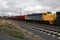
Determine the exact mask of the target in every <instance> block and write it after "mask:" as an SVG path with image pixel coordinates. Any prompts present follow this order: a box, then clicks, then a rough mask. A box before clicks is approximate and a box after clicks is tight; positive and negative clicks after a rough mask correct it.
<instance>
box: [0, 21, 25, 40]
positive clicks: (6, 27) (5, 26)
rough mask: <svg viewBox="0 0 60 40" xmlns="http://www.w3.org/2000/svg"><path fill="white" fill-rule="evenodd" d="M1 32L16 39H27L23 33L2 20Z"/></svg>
mask: <svg viewBox="0 0 60 40" xmlns="http://www.w3.org/2000/svg"><path fill="white" fill-rule="evenodd" d="M0 30H2V32H6V33H8V34H9V35H11V36H13V37H16V38H20V39H24V37H25V36H24V34H23V33H22V32H21V31H19V29H17V28H16V27H15V26H13V25H11V24H9V23H7V22H5V21H4V20H0Z"/></svg>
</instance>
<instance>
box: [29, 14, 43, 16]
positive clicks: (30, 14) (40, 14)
mask: <svg viewBox="0 0 60 40" xmlns="http://www.w3.org/2000/svg"><path fill="white" fill-rule="evenodd" d="M41 14H42V13H38V14H37V13H36V14H28V16H33V15H41Z"/></svg>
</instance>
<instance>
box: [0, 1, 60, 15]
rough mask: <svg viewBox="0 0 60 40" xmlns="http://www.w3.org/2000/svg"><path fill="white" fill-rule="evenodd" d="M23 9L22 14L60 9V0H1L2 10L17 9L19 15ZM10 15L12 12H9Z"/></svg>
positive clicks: (0, 7) (0, 8)
mask: <svg viewBox="0 0 60 40" xmlns="http://www.w3.org/2000/svg"><path fill="white" fill-rule="evenodd" d="M20 8H21V9H22V14H23V15H24V14H29V13H32V12H42V11H54V12H55V11H59V10H60V9H59V8H60V0H0V11H16V13H15V12H14V13H13V12H12V13H11V14H13V15H14V14H15V15H17V13H20ZM8 14H9V15H10V13H8Z"/></svg>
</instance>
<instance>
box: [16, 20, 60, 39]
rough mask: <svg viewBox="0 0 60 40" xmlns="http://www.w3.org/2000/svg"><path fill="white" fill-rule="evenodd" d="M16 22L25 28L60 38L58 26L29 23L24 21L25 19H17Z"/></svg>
mask: <svg viewBox="0 0 60 40" xmlns="http://www.w3.org/2000/svg"><path fill="white" fill-rule="evenodd" d="M15 23H17V24H18V25H20V26H22V27H23V28H26V29H30V30H34V31H36V32H38V33H42V34H45V35H52V36H51V37H52V38H53V37H56V38H57V39H58V40H60V30H59V28H58V27H55V28H53V27H54V26H50V25H45V24H36V23H29V22H24V21H17V22H15ZM57 39H55V40H57ZM52 40H53V39H52Z"/></svg>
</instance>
